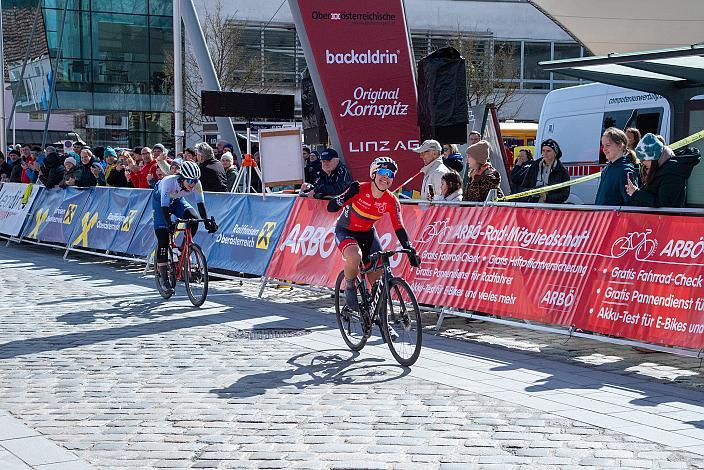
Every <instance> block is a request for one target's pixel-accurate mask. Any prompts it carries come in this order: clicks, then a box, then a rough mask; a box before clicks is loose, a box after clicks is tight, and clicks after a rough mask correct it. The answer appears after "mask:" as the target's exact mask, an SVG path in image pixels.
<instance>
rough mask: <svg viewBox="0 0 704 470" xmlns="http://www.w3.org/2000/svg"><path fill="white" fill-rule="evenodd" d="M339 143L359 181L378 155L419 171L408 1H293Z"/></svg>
mask: <svg viewBox="0 0 704 470" xmlns="http://www.w3.org/2000/svg"><path fill="white" fill-rule="evenodd" d="M289 4H290V6H291V11H292V13H293V16H294V20H295V22H296V30H297V31H298V34H299V37H300V38H301V44H302V46H303V50H304V53H305V56H306V61H307V63H308V66H309V68H310V69H311V78H312V79H313V84H314V86H315V91H316V94H317V96H318V99H319V100H320V101H321V103H322V104H323V106H322V107H323V108H324V109H325V110H326V118H327V120H328V123H329V124H328V125H329V126H330V128H329V131H330V133H331V136H332V139H333V143H334V144H335V145H336V146H337V145H339V148H337V149H336V150H338V152H340V153H341V154H342V155H343V156H344V159H345V163H346V164H347V166H348V167H349V169H350V171H351V173H352V176H353V177H354V178H355V179H363V178H366V177H367V176H368V174H369V164H370V163H371V161H372V160H373V159H374V158H376V157H378V156H379V155H388V156H391V157H393V158H394V159H396V160H397V161H398V162H399V166H400V171H399V176H398V180H399V181H404V180H406V179H407V178H408V177H410V176H412V175H413V174H415V173H416V171H418V169H420V166H421V165H420V163H421V162H420V159H419V158H418V156H417V155H416V154H414V153H413V152H411V149H413V148H415V147H416V146H417V145H418V144H419V142H418V137H419V135H420V131H419V129H418V125H417V110H416V109H417V101H418V99H417V92H416V86H415V77H414V71H413V64H412V61H411V53H410V42H409V38H408V35H407V29H406V22H405V14H404V10H403V2H402V1H401V0H374V1H372V0H359V1H357V2H330V1H327V0H289Z"/></svg>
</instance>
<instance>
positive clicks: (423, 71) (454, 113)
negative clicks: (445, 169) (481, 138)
mask: <svg viewBox="0 0 704 470" xmlns="http://www.w3.org/2000/svg"><path fill="white" fill-rule="evenodd" d="M468 115H469V107H468V104H467V73H466V65H465V60H464V57H462V56H461V55H460V53H459V52H458V51H457V49H455V48H453V47H444V48H442V49H438V50H437V51H435V52H433V53H432V54H430V55H428V56H426V57H424V58H422V59H421V60H420V62H419V63H418V126H419V127H420V134H421V140H425V139H435V140H437V141H439V142H441V143H447V144H464V143H466V142H467V123H468V122H469V117H468Z"/></svg>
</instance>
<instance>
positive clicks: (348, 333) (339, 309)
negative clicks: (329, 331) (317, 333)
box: [335, 271, 367, 351]
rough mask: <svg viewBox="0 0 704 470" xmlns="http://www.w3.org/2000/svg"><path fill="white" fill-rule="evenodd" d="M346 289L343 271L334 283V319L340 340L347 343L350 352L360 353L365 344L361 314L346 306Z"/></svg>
mask: <svg viewBox="0 0 704 470" xmlns="http://www.w3.org/2000/svg"><path fill="white" fill-rule="evenodd" d="M346 288H347V281H346V280H345V273H344V271H343V272H340V275H339V276H337V282H335V318H337V326H338V328H340V333H342V339H344V340H345V343H347V347H349V348H350V349H351V350H352V351H361V350H362V348H363V347H364V345H365V344H367V338H366V337H365V336H364V326H363V325H364V323H363V320H362V314H361V313H360V312H358V311H354V310H352V309H350V308H349V307H348V306H347V302H346V301H345V289H346Z"/></svg>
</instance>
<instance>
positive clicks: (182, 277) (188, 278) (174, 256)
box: [155, 219, 208, 307]
mask: <svg viewBox="0 0 704 470" xmlns="http://www.w3.org/2000/svg"><path fill="white" fill-rule="evenodd" d="M201 222H205V219H176V224H177V225H176V226H177V227H178V226H182V227H183V228H179V229H177V230H175V231H174V232H173V233H171V234H170V235H169V266H168V276H169V281H170V283H171V286H172V287H173V289H172V291H171V292H169V291H166V290H165V289H164V287H163V285H162V283H161V276H159V268H158V267H156V266H155V280H156V288H157V289H158V290H159V294H161V296H162V297H163V298H165V299H168V298H170V297H171V296H172V295H173V294H174V292H175V291H176V281H183V283H184V284H185V286H186V294H188V298H189V299H190V301H191V303H192V304H193V305H194V306H195V307H200V306H201V305H203V303H204V302H205V298H206V297H207V296H208V263H207V262H206V260H205V255H204V254H203V250H202V249H201V247H200V246H198V244H197V243H194V242H193V237H192V236H191V231H190V230H189V229H188V224H189V223H201ZM181 224H183V225H181ZM181 232H182V233H183V240H182V241H181V246H180V247H179V246H178V245H177V244H176V238H177V236H178V234H179V233H181Z"/></svg>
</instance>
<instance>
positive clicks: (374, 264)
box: [335, 249, 423, 366]
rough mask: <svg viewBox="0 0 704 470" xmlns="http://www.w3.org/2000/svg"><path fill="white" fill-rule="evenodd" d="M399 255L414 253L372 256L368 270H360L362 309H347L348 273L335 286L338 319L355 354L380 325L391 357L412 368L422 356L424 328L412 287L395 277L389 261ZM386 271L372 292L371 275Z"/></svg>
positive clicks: (360, 302)
mask: <svg viewBox="0 0 704 470" xmlns="http://www.w3.org/2000/svg"><path fill="white" fill-rule="evenodd" d="M397 253H404V254H407V255H408V254H410V253H411V251H410V250H406V249H401V250H392V251H381V252H377V253H374V254H372V255H371V256H370V260H371V263H370V264H369V267H368V268H367V269H363V268H362V267H360V272H359V276H358V277H357V280H356V290H357V300H358V303H359V309H358V310H354V309H351V308H350V307H348V306H347V303H346V300H345V288H346V287H347V281H346V279H345V273H344V271H343V272H341V273H340V274H339V276H338V277H337V282H336V283H335V316H336V318H337V325H338V327H339V328H340V332H341V333H342V338H343V339H344V340H345V343H347V346H348V347H349V348H350V349H351V350H352V351H360V350H361V349H362V348H363V347H364V345H365V344H367V340H368V339H369V337H370V336H371V332H372V327H373V325H374V324H375V323H376V324H377V325H379V328H380V330H381V336H382V338H383V339H384V341H385V342H386V344H387V345H388V346H389V349H390V350H391V354H392V355H393V356H394V359H396V361H397V362H398V363H399V364H401V365H403V366H411V365H413V364H414V363H415V362H416V361H417V360H418V356H419V355H420V350H421V344H422V340H423V326H422V323H421V318H420V309H419V308H418V301H417V300H416V296H415V295H414V294H413V291H412V290H411V287H410V286H409V285H408V283H407V282H406V281H404V280H403V279H402V278H400V277H394V275H393V273H392V272H391V265H390V263H389V259H390V258H391V257H392V256H394V255H396V254H397ZM379 268H381V269H382V275H381V278H380V279H379V280H378V281H376V282H375V283H374V285H373V286H372V288H371V292H370V291H369V289H368V281H367V274H368V273H369V272H370V271H372V270H376V269H379Z"/></svg>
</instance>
